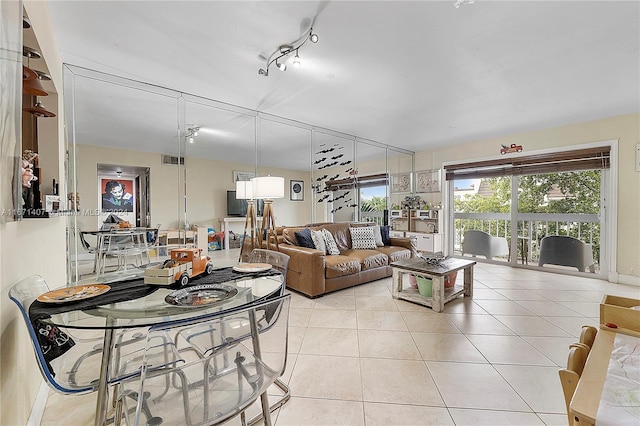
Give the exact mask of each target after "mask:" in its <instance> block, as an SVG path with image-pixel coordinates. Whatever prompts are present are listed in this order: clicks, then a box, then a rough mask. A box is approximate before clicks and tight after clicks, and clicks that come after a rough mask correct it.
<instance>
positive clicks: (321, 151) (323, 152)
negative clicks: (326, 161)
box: [316, 148, 335, 155]
mask: <svg viewBox="0 0 640 426" xmlns="http://www.w3.org/2000/svg"><path fill="white" fill-rule="evenodd" d="M333 150H335V148H329V149H321V150H320V151H319V152H316V155H318V154H326V153H328V152H331V151H333Z"/></svg>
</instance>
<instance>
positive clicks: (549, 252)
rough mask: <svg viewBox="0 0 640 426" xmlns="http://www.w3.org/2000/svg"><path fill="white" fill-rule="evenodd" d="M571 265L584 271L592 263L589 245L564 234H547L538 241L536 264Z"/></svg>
mask: <svg viewBox="0 0 640 426" xmlns="http://www.w3.org/2000/svg"><path fill="white" fill-rule="evenodd" d="M545 264H547V265H559V266H571V267H574V268H577V269H578V270H579V271H584V270H585V269H586V268H587V267H588V266H590V265H592V264H593V253H591V249H590V247H588V246H587V245H585V243H584V242H582V241H580V240H579V239H577V238H574V237H569V236H566V235H548V236H546V237H544V238H543V239H542V240H541V241H540V259H539V260H538V266H544V265H545Z"/></svg>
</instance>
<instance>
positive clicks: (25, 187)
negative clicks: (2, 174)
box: [21, 149, 38, 209]
mask: <svg viewBox="0 0 640 426" xmlns="http://www.w3.org/2000/svg"><path fill="white" fill-rule="evenodd" d="M37 159H38V154H36V153H35V152H33V151H31V150H30V149H27V150H25V151H24V152H23V153H22V160H21V171H22V175H21V179H22V204H23V207H24V208H25V209H32V208H34V207H35V196H34V193H33V190H32V189H31V182H34V181H37V180H38V177H37V176H36V175H35V174H34V172H33V167H34V165H35V164H36V163H37Z"/></svg>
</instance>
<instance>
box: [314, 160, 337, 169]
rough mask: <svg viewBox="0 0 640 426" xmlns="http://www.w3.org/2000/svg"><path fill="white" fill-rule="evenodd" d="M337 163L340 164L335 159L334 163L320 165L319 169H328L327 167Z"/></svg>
mask: <svg viewBox="0 0 640 426" xmlns="http://www.w3.org/2000/svg"><path fill="white" fill-rule="evenodd" d="M336 164H338V162H337V161H334V162H333V163H327V164H325V165H324V166H320V167H318V170H320V169H326V168H327V167H333V166H335V165H336Z"/></svg>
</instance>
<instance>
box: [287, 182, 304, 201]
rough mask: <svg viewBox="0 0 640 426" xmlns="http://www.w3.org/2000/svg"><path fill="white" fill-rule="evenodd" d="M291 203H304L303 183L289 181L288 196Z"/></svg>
mask: <svg viewBox="0 0 640 426" xmlns="http://www.w3.org/2000/svg"><path fill="white" fill-rule="evenodd" d="M289 198H290V199H291V201H304V181H301V180H292V181H290V196H289Z"/></svg>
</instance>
